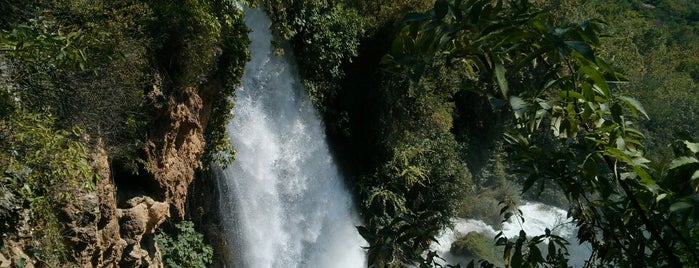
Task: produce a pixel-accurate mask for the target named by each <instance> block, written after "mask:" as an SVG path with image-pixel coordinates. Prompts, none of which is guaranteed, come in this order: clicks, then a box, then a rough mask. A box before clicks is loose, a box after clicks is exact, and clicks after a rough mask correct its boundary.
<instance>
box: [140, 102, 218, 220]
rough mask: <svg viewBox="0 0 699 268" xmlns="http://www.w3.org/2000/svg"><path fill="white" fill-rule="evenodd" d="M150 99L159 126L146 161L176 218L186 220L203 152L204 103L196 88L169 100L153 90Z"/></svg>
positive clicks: (147, 150)
mask: <svg viewBox="0 0 699 268" xmlns="http://www.w3.org/2000/svg"><path fill="white" fill-rule="evenodd" d="M149 98H150V99H151V101H152V102H153V103H155V107H156V108H157V109H158V110H159V111H158V113H159V116H157V117H156V118H158V119H157V120H158V122H157V124H158V127H156V128H154V129H153V130H154V132H153V133H151V136H150V138H149V140H148V141H147V143H146V155H147V161H148V164H149V168H150V169H151V172H152V174H153V176H154V178H155V181H156V182H157V184H158V188H159V189H160V190H161V191H162V192H163V193H164V199H165V200H166V202H167V203H168V204H170V206H171V208H172V209H173V211H172V212H173V216H176V217H178V218H183V217H184V214H185V202H186V199H187V189H188V187H189V184H190V183H191V182H192V180H193V179H194V172H195V170H196V169H197V168H199V167H200V166H201V163H200V160H199V159H200V157H201V155H202V153H203V151H204V145H205V141H204V129H203V127H202V124H201V122H200V121H199V112H200V111H201V109H202V106H203V104H202V101H201V98H200V97H199V96H198V95H197V93H196V92H195V91H194V89H193V88H186V89H184V90H183V91H182V93H181V94H179V96H169V97H168V96H164V95H163V93H162V92H161V91H160V90H159V89H158V88H154V90H153V91H152V92H151V93H150V95H149ZM163 102H165V103H163Z"/></svg>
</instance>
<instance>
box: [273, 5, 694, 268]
mask: <svg viewBox="0 0 699 268" xmlns="http://www.w3.org/2000/svg"><path fill="white" fill-rule="evenodd" d="M431 2H432V1H395V2H392V3H390V4H381V5H377V4H375V3H371V2H370V1H349V2H348V3H347V4H348V5H349V7H352V8H355V9H356V10H357V12H359V13H360V15H361V16H362V17H363V18H364V22H365V24H364V27H365V29H366V30H365V32H366V35H365V36H364V37H363V38H362V39H361V41H360V43H359V48H358V51H359V56H358V58H357V59H355V60H354V62H352V63H347V64H345V65H344V66H343V70H344V71H345V73H346V74H347V76H348V77H347V79H345V80H343V82H342V84H341V87H340V88H338V89H334V90H333V94H332V95H330V96H331V100H330V101H324V102H323V103H320V105H325V106H324V107H321V108H322V109H323V110H324V111H325V116H326V120H328V124H329V130H330V132H331V135H332V136H333V137H334V138H335V139H336V140H337V143H338V144H339V148H340V149H341V150H343V149H344V150H346V151H345V152H343V153H341V155H344V157H345V158H346V159H349V160H348V161H349V162H352V164H350V169H351V170H353V171H354V173H355V174H354V175H355V176H354V179H353V182H354V183H355V185H356V188H357V192H358V197H359V198H360V203H361V205H362V206H361V207H362V212H363V215H364V218H365V220H366V226H364V227H360V228H359V230H360V233H361V234H362V235H363V236H364V237H365V238H366V239H367V241H368V242H369V243H370V246H369V248H368V253H369V261H370V265H373V266H376V267H396V266H403V265H406V264H407V263H413V264H416V263H417V264H421V265H436V263H435V262H434V260H436V258H437V256H436V255H434V254H433V253H426V252H425V250H426V249H427V246H428V245H429V243H431V241H432V239H433V238H434V236H435V235H436V233H437V232H438V231H439V230H440V229H441V228H442V227H443V226H444V225H446V224H447V223H448V221H449V218H450V217H453V216H455V215H461V216H470V217H473V216H480V217H482V218H491V217H494V219H491V220H490V222H498V221H499V220H500V219H502V217H501V216H504V217H505V218H508V217H512V216H518V210H517V209H516V205H517V203H518V200H519V195H518V194H516V192H517V191H518V190H519V188H520V187H521V188H522V189H523V190H524V192H523V193H524V195H525V196H527V198H537V197H542V195H543V196H544V198H545V199H546V200H548V201H549V202H553V203H555V204H558V205H563V206H569V207H570V209H569V213H570V215H571V216H572V217H573V219H574V220H575V222H576V223H577V224H578V225H579V227H580V229H579V230H580V233H579V235H578V238H579V239H580V240H581V241H586V242H590V243H591V244H592V245H593V248H594V253H593V255H592V256H590V259H589V261H588V263H587V265H589V266H598V265H623V266H626V265H629V266H631V265H641V266H659V265H663V264H670V265H673V266H676V265H680V263H694V262H696V261H697V260H696V257H695V256H694V253H693V252H695V251H696V249H697V245H696V243H695V242H693V241H696V239H694V238H693V236H694V235H696V229H695V228H694V227H693V216H692V215H693V214H692V213H693V212H691V211H694V210H695V209H696V199H697V197H696V189H695V188H696V182H697V181H696V180H697V179H696V178H695V177H696V176H695V175H692V174H693V172H694V171H696V166H695V165H694V163H695V162H694V161H695V160H696V152H693V151H692V148H694V147H695V146H696V145H695V143H692V142H691V141H684V142H679V143H674V141H675V138H676V137H677V135H676V134H678V133H686V134H688V135H684V136H683V137H684V138H685V139H689V140H691V138H692V136H693V135H695V134H694V133H696V129H695V127H696V124H693V123H692V122H693V120H692V119H693V118H696V107H699V106H697V105H696V104H695V102H696V101H697V100H698V98H696V96H694V94H692V92H694V91H696V83H695V82H694V81H693V78H692V72H694V71H695V70H694V69H695V68H694V67H695V66H694V65H692V64H693V63H692V62H694V61H695V60H696V56H694V54H693V53H694V51H696V50H695V49H692V48H693V46H695V45H696V43H697V42H696V40H695V39H696V14H697V13H696V5H693V4H688V3H686V1H685V2H683V3H685V4H687V6H686V8H688V10H689V11H687V10H686V9H684V8H681V6H682V5H681V4H680V3H679V2H681V1H662V2H661V1H658V2H657V3H656V2H649V1H646V2H637V1H618V2H614V3H607V2H604V3H602V2H599V1H573V2H570V1H532V3H530V2H529V1H479V0H472V1H443V0H440V1H435V2H436V3H434V5H433V3H431ZM429 7H431V9H429V10H427V12H424V13H413V14H410V15H407V16H406V17H405V18H404V19H403V20H402V23H396V20H397V18H398V17H401V15H397V14H406V11H408V10H411V9H412V10H415V11H424V10H425V8H429ZM538 7H541V8H544V9H539V8H538ZM274 10H279V7H275V9H274ZM274 13H275V12H273V14H274ZM287 15H288V14H287ZM595 17H598V18H604V19H605V20H607V21H608V22H609V23H605V22H603V21H601V20H595V19H590V18H595ZM285 18H286V20H291V19H289V17H285ZM570 21H575V23H570ZM287 29H291V30H290V31H293V29H294V28H293V27H291V28H287ZM386 29H395V30H394V31H393V32H391V30H386ZM606 32H611V33H612V35H611V36H606V35H605V33H606ZM386 35H391V36H395V39H394V40H393V41H392V42H387V40H386V39H385V36H386ZM658 37H662V38H658ZM292 45H294V48H295V49H296V50H298V49H299V48H298V47H299V46H314V44H312V43H306V44H302V45H299V44H294V43H293V42H292ZM384 55H386V56H384ZM604 58H607V59H609V60H603V59H604ZM677 58H681V59H683V60H681V61H677V60H675V59H677ZM300 64H301V66H302V69H303V68H306V67H310V66H313V68H317V67H318V66H317V65H312V64H311V65H309V64H308V63H304V62H301V63H300ZM379 64H380V65H381V68H377V67H376V66H378V65H379ZM321 66H323V65H321ZM326 66H328V65H326ZM693 66H694V67H693ZM328 67H332V65H329V66H328ZM620 72H623V73H626V74H627V75H626V76H624V75H621V74H620ZM313 90H315V89H312V91H313ZM312 94H315V93H312ZM632 97H637V98H638V99H639V100H640V101H637V100H636V99H634V98H632ZM332 98H334V99H332ZM659 100H661V101H659ZM358 103H362V105H358ZM641 103H644V104H647V105H646V106H645V107H644V106H642V105H641ZM317 104H318V103H317ZM357 106H361V108H356V107H357ZM670 107H676V108H677V107H681V108H678V109H672V108H670ZM655 114H658V116H659V118H661V120H648V117H650V118H651V119H653V118H655V116H654V115H655ZM632 119H639V120H640V122H638V123H634V122H632ZM644 119H645V120H644ZM644 134H645V135H644ZM645 136H650V140H649V141H645V140H644V138H645ZM646 143H649V144H650V145H649V146H648V147H646V146H644V144H646ZM671 143H672V144H675V146H674V147H676V148H677V147H678V146H679V148H684V149H683V150H684V153H682V154H681V156H679V155H678V158H673V159H670V160H669V161H667V162H666V163H667V164H663V163H664V162H658V164H656V163H654V162H650V160H649V159H659V158H660V157H666V158H668V157H672V156H671V154H670V153H668V152H667V151H666V150H665V148H666V147H665V146H666V145H668V144H671ZM343 144H351V146H346V147H343ZM649 152H650V153H649ZM649 154H650V155H651V156H646V155H649ZM687 157H689V158H687ZM435 158H438V159H439V160H440V161H435V160H436V159H435ZM466 164H468V167H469V168H466ZM469 169H470V170H471V171H472V172H474V173H473V174H474V182H473V183H470V182H469V181H470V175H469ZM679 170H682V171H681V172H680V171H679ZM515 171H516V172H515ZM678 172H679V173H678ZM690 173H691V174H690ZM678 176H679V177H678ZM517 178H522V179H521V180H518V179H517ZM669 181H672V182H673V183H674V184H673V185H682V186H679V187H678V186H672V185H671V184H669V183H668V182H669ZM688 189H690V190H688ZM691 189H694V190H691ZM461 204H464V206H470V207H467V208H458V206H459V205H461ZM475 204H482V205H483V207H485V209H481V210H479V209H477V208H475V209H474V205H475ZM503 206H504V207H503ZM500 208H502V210H500ZM484 210H486V211H487V210H490V211H501V212H502V215H497V213H495V214H496V215H495V216H492V214H493V213H492V212H491V213H483V212H484ZM620 215H624V216H622V217H619V216H620ZM680 219H681V220H680ZM529 235H530V236H527V234H524V233H522V234H521V235H520V236H519V237H515V238H509V239H508V238H505V237H499V239H498V240H497V241H498V244H499V245H501V246H503V247H504V252H505V257H504V259H503V260H502V261H503V264H504V265H506V266H512V267H526V266H529V265H533V266H538V265H544V266H547V265H548V266H560V265H565V264H564V263H565V262H566V258H567V257H566V255H565V253H566V252H565V248H564V246H565V244H566V242H565V241H562V239H561V238H560V237H556V236H554V235H552V234H550V233H546V234H529ZM532 235H538V236H532ZM543 241H556V242H550V243H549V248H548V257H546V256H544V254H543V253H544V252H542V250H540V248H539V247H540V246H541V244H542V243H543ZM481 264H482V265H490V264H488V263H487V262H482V263H481Z"/></svg>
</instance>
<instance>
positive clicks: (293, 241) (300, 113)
mask: <svg viewBox="0 0 699 268" xmlns="http://www.w3.org/2000/svg"><path fill="white" fill-rule="evenodd" d="M246 13H247V18H246V23H247V25H248V27H249V28H250V29H251V30H252V32H251V33H250V39H251V42H252V43H251V44H250V52H251V58H252V59H251V61H250V62H249V63H248V64H247V65H246V69H245V75H244V77H243V86H242V87H241V88H239V89H237V92H236V94H237V96H238V98H237V101H236V106H235V109H234V110H233V111H232V112H233V113H234V115H235V117H234V119H232V120H231V121H230V122H229V124H228V135H229V137H230V138H231V141H232V143H233V145H234V146H235V148H236V150H237V153H236V161H235V162H234V163H233V164H232V165H231V166H229V167H228V168H227V169H226V170H224V171H223V178H222V179H221V180H220V181H221V182H220V187H221V190H222V192H223V193H224V197H223V199H222V200H221V204H222V207H221V211H222V212H221V214H222V215H225V216H224V219H223V224H224V226H223V227H224V230H225V231H226V236H227V237H226V243H227V244H228V247H229V252H228V254H229V255H230V256H232V257H231V259H233V260H235V261H234V262H233V263H230V264H229V265H228V266H230V267H263V268H267V267H284V268H291V267H362V266H365V262H366V260H365V259H366V258H365V253H364V251H363V250H362V248H361V246H362V245H363V240H362V238H361V237H360V236H359V234H358V232H357V231H356V229H355V227H354V226H355V225H359V220H358V217H357V216H356V213H355V210H354V208H353V206H352V200H351V195H350V193H349V192H348V190H347V189H346V186H345V185H344V184H343V179H342V177H341V176H340V174H339V172H338V168H337V166H336V164H335V162H334V160H333V158H332V156H331V154H330V151H329V149H328V145H327V142H326V138H325V133H324V130H323V126H322V124H321V121H320V119H319V117H318V115H317V113H316V112H315V110H314V108H313V106H312V104H311V103H310V100H309V98H308V96H307V95H306V94H305V91H304V89H303V88H302V86H301V85H300V84H299V79H298V74H297V71H296V70H295V65H294V63H293V60H291V57H290V56H289V55H287V56H277V55H275V53H274V50H275V47H273V46H272V45H271V41H272V35H271V33H270V30H269V26H270V24H271V22H270V20H269V18H267V16H266V15H265V14H264V12H262V11H260V10H258V9H248V10H246ZM287 54H288V53H287Z"/></svg>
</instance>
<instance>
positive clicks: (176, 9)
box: [0, 0, 249, 267]
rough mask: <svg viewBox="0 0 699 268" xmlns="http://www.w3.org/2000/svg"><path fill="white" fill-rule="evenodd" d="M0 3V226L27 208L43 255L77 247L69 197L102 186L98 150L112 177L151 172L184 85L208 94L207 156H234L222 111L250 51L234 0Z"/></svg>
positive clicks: (60, 255) (48, 260)
mask: <svg viewBox="0 0 699 268" xmlns="http://www.w3.org/2000/svg"><path fill="white" fill-rule="evenodd" d="M0 13H1V14H3V15H2V17H0V148H2V150H0V172H2V174H4V175H3V178H2V181H1V184H0V189H2V190H3V192H2V196H3V198H2V202H1V204H2V207H1V208H0V217H1V218H0V223H1V224H2V226H1V227H0V229H2V233H3V235H4V236H3V241H4V240H5V239H14V238H17V234H16V232H17V231H18V230H17V228H19V226H20V225H21V221H24V220H27V221H28V222H29V225H30V226H29V227H27V228H29V229H31V230H33V231H32V232H30V233H29V235H30V236H31V238H30V239H29V240H31V241H34V242H33V243H34V244H33V245H32V247H33V249H31V251H30V252H29V253H30V254H32V256H30V257H32V258H34V259H35V260H34V261H38V262H39V263H41V264H42V265H49V266H51V267H58V266H70V263H71V262H73V261H74V259H73V258H74V256H73V255H71V254H79V252H76V251H75V249H72V248H69V246H68V245H67V244H66V243H65V242H66V238H65V237H64V236H65V233H66V232H69V229H68V225H69V224H68V223H66V222H65V221H67V220H68V219H69V218H70V217H68V216H70V215H68V216H66V213H69V212H66V211H64V208H65V207H67V206H68V205H67V204H78V205H77V206H78V207H79V206H80V200H81V199H80V198H82V197H81V196H83V195H88V194H89V193H91V192H94V190H95V189H94V187H95V183H96V182H97V181H98V178H97V177H96V175H95V173H94V171H93V167H92V166H91V165H90V163H89V160H88V156H89V155H90V154H92V153H95V152H98V151H100V150H101V149H105V150H106V152H107V154H108V156H109V162H110V165H111V169H112V175H113V180H114V181H115V182H119V181H120V180H123V179H129V178H130V177H134V176H139V177H138V178H139V179H144V180H145V179H148V176H149V174H148V167H146V163H145V161H144V160H143V153H144V149H145V145H144V142H145V141H146V139H147V138H156V139H157V136H158V131H162V130H161V127H162V126H161V123H162V120H161V119H162V118H161V117H162V116H164V113H165V112H166V107H167V105H169V102H172V101H182V100H181V98H182V97H183V92H185V91H190V90H191V92H193V93H196V94H198V95H199V96H201V97H202V99H204V101H205V102H206V103H210V104H211V107H210V109H211V110H212V112H211V113H210V114H211V118H210V119H209V120H208V123H209V126H210V127H207V128H206V138H207V141H208V142H207V144H206V146H207V149H206V151H207V153H206V157H205V158H206V159H205V161H207V163H208V162H210V161H211V160H218V161H219V162H221V163H224V164H225V163H226V162H228V161H230V160H232V157H233V153H234V151H233V149H232V147H231V146H230V145H229V143H228V139H227V137H226V136H225V122H226V121H227V120H228V119H229V118H230V117H231V114H230V112H229V111H230V109H231V107H232V105H233V97H234V89H235V87H236V86H237V85H238V84H239V83H240V78H241V76H242V72H243V67H244V64H245V62H247V60H248V58H249V56H248V52H247V44H248V39H247V27H245V25H244V23H243V17H244V14H243V12H242V10H241V9H240V8H238V7H236V6H235V5H232V4H231V3H230V2H229V1H224V0H220V1H196V0H183V1H138V0H133V1H132V0H128V1H118V2H108V1H77V0H76V1H52V0H32V1H24V0H22V1H15V0H9V1H1V2H0ZM164 107H165V108H164ZM205 109H206V107H205ZM202 113H203V112H202ZM202 116H203V115H202ZM203 119H206V118H203ZM137 173H138V175H136V174H137ZM22 211H29V216H27V217H28V219H24V218H25V216H23V215H24V214H22V213H23V212H22ZM94 217H95V216H93V218H94ZM5 234H6V235H7V236H5ZM20 235H21V236H26V235H27V234H20ZM209 253H210V252H209ZM209 258H210V257H209Z"/></svg>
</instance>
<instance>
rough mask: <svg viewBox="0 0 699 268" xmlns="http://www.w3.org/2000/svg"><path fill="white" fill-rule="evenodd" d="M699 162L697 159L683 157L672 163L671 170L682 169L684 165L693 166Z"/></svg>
mask: <svg viewBox="0 0 699 268" xmlns="http://www.w3.org/2000/svg"><path fill="white" fill-rule="evenodd" d="M697 162H699V161H697V159H696V158H694V157H688V156H681V157H678V158H676V159H675V160H672V163H670V167H669V169H675V168H678V167H681V166H684V165H688V164H693V163H697Z"/></svg>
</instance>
